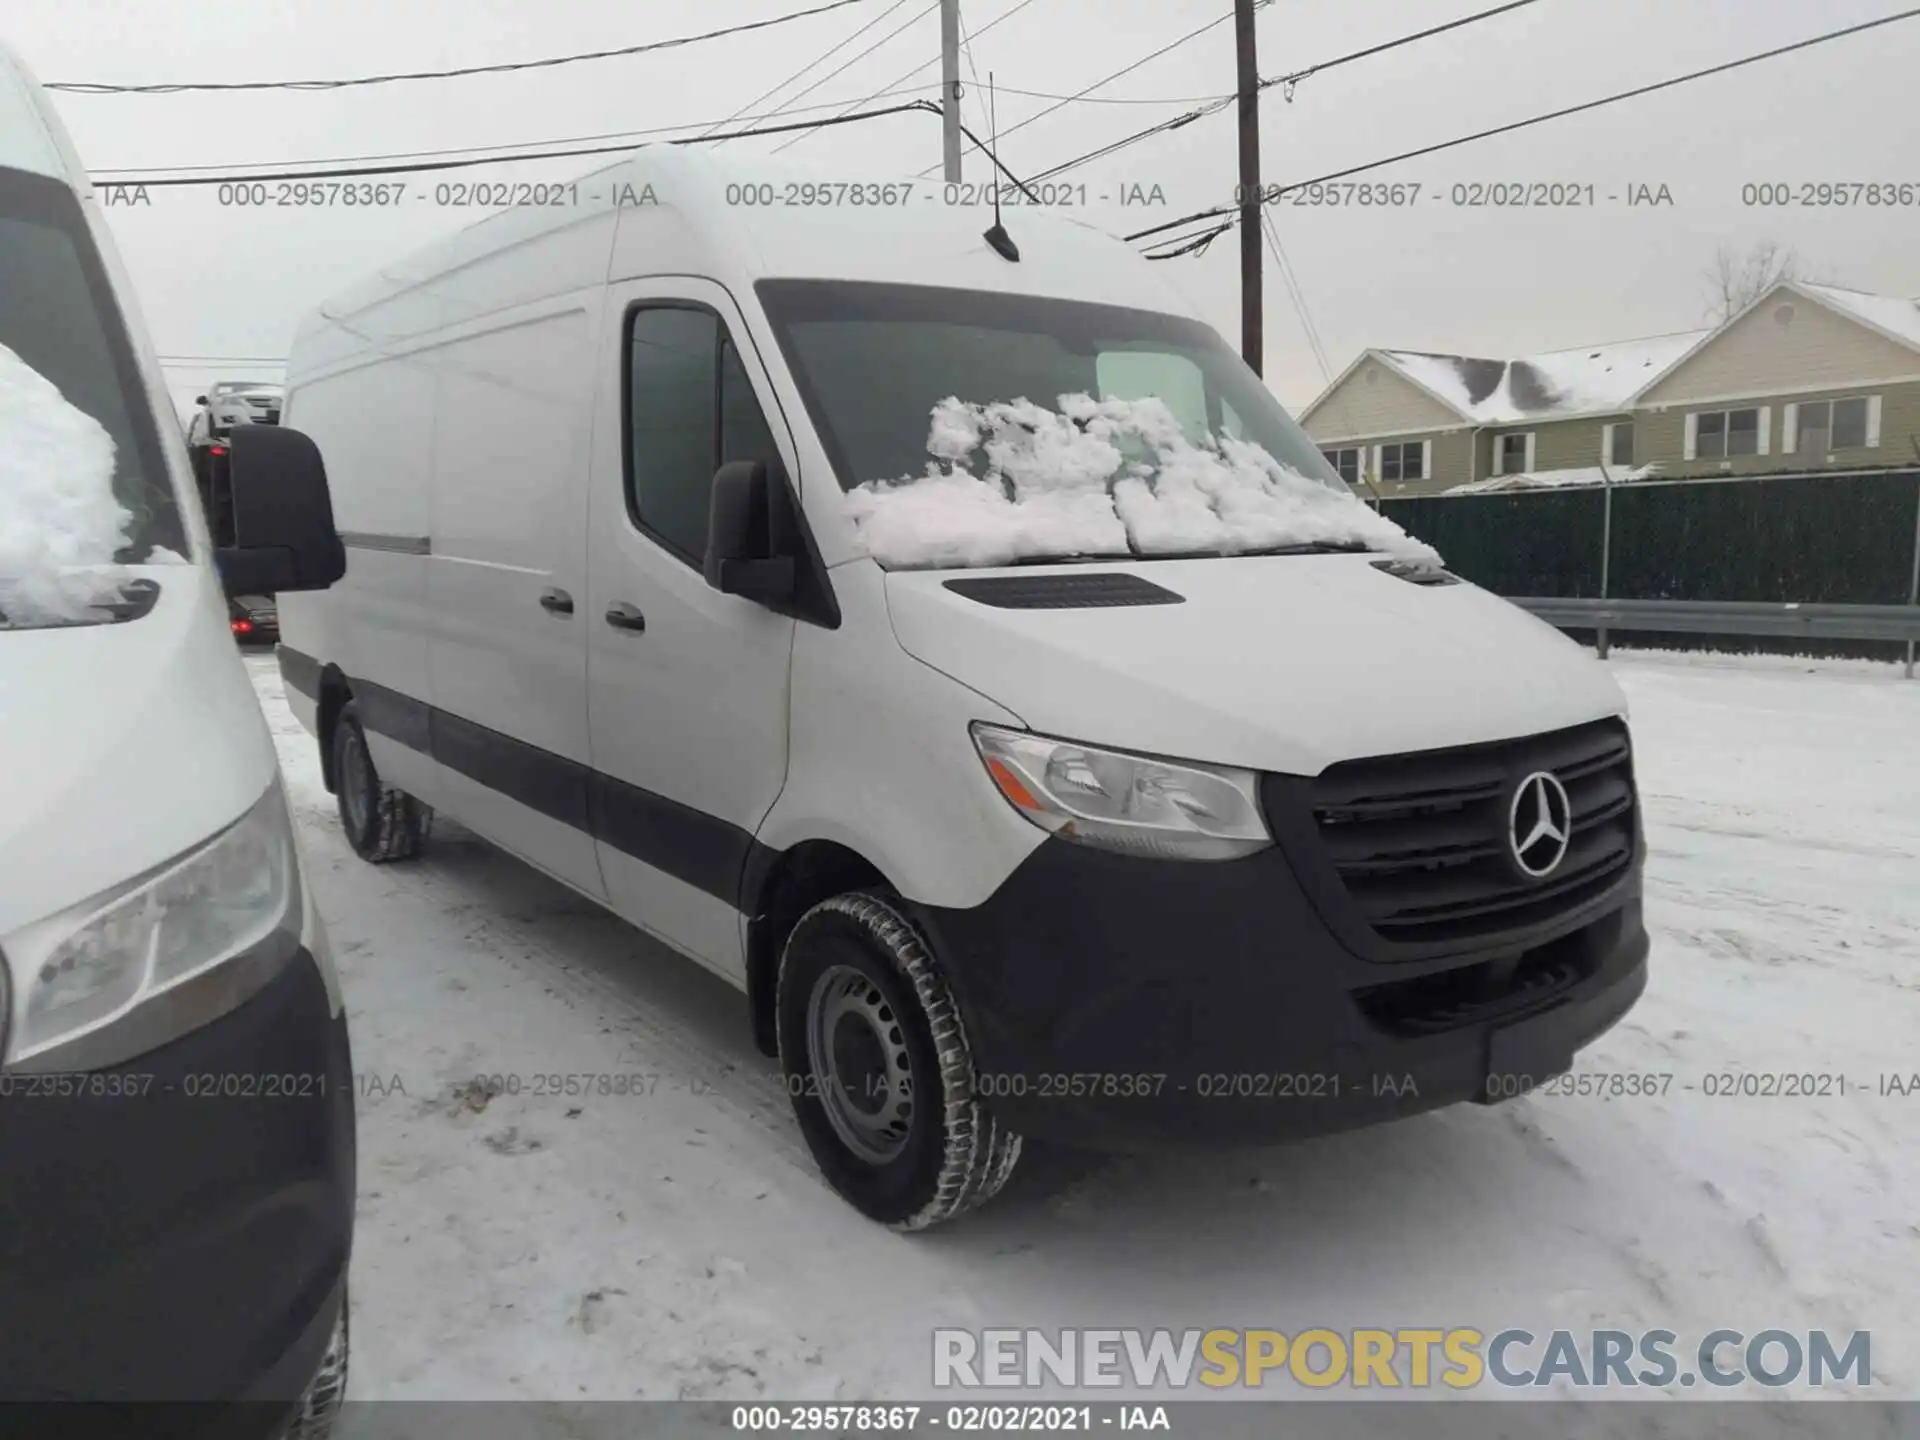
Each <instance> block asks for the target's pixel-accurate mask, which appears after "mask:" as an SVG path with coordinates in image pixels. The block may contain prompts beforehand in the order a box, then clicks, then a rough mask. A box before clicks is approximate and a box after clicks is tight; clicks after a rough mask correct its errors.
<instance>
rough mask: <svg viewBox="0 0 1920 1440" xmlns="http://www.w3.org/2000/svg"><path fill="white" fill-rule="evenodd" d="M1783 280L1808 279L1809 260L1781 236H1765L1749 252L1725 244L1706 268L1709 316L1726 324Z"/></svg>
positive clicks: (1810, 279)
mask: <svg viewBox="0 0 1920 1440" xmlns="http://www.w3.org/2000/svg"><path fill="white" fill-rule="evenodd" d="M1782 280H1806V281H1809V282H1811V281H1812V280H1813V276H1812V275H1810V274H1808V273H1807V267H1806V263H1805V262H1804V261H1803V260H1801V258H1800V255H1799V252H1798V251H1796V250H1794V249H1793V248H1792V247H1791V246H1786V245H1782V244H1781V243H1780V242H1779V241H1777V240H1761V241H1758V242H1756V243H1755V244H1754V246H1753V248H1752V249H1750V250H1748V251H1747V253H1746V254H1745V255H1741V254H1740V253H1738V252H1737V251H1735V250H1734V249H1733V247H1732V246H1729V245H1722V246H1721V247H1720V248H1719V249H1718V250H1716V251H1714V253H1713V263H1712V264H1711V265H1709V266H1708V267H1707V269H1706V282H1707V293H1708V303H1707V318H1708V319H1709V320H1711V321H1712V322H1713V323H1714V324H1716V325H1721V324H1725V323H1726V322H1727V321H1728V320H1731V319H1732V318H1733V317H1734V316H1735V315H1738V314H1739V313H1740V312H1741V311H1742V310H1744V309H1746V308H1747V306H1749V305H1751V304H1752V303H1753V302H1754V301H1756V300H1758V299H1759V298H1760V297H1761V296H1762V295H1764V294H1766V293H1767V291H1769V290H1771V289H1772V288H1773V287H1774V286H1776V285H1778V284H1779V283H1780V282H1781V281H1782Z"/></svg>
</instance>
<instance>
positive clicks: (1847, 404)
mask: <svg viewBox="0 0 1920 1440" xmlns="http://www.w3.org/2000/svg"><path fill="white" fill-rule="evenodd" d="M1799 415H1800V425H1799V444H1798V445H1796V446H1795V447H1794V448H1795V449H1796V450H1797V451H1798V452H1799V453H1800V454H1802V455H1825V454H1826V453H1828V452H1829V451H1831V450H1863V449H1865V448H1866V446H1867V397H1866V396H1864V395H1860V396H1855V397H1854V398H1852V399H1850V400H1818V401H1815V402H1814V403H1813V404H1811V405H1802V406H1800V408H1799Z"/></svg>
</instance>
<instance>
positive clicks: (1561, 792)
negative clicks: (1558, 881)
mask: <svg viewBox="0 0 1920 1440" xmlns="http://www.w3.org/2000/svg"><path fill="white" fill-rule="evenodd" d="M1572 837H1573V805H1572V803H1571V802H1570V801H1569V800H1568V799H1567V787H1566V786H1564V785H1562V784H1561V783H1560V782H1559V781H1558V780H1557V779H1555V778H1554V777H1553V776H1552V775H1551V774H1549V773H1548V772H1547V771H1545V770H1536V771H1534V772H1533V774H1531V775H1529V776H1527V778H1526V779H1524V780H1522V781H1521V782H1520V784H1519V785H1518V786H1517V787H1515V789H1514V792H1513V804H1512V805H1511V806H1509V807H1508V811H1507V845H1508V847H1509V848H1510V849H1511V850H1512V852H1513V863H1514V864H1516V865H1518V866H1519V867H1520V871H1521V873H1522V874H1524V875H1526V876H1527V877H1529V878H1530V879H1534V880H1544V879H1546V878H1547V876H1549V875H1551V874H1552V873H1553V872H1554V871H1555V870H1556V869H1558V868H1559V866H1560V862H1561V861H1562V860H1564V859H1566V858H1567V842H1568V841H1569V840H1571V839H1572Z"/></svg>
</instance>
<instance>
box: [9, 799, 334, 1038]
mask: <svg viewBox="0 0 1920 1440" xmlns="http://www.w3.org/2000/svg"><path fill="white" fill-rule="evenodd" d="M301 913H302V912H301V900H300V880H299V869H298V865H297V862H296V860H295V857H294V849H293V832H292V828H291V826H290V824H289V822H288V817H287V810H286V802H285V800H284V799H283V797H282V795H281V790H280V782H279V780H278V779H277V778H276V779H275V781H274V783H273V784H272V785H271V786H269V787H268V789H267V793H266V794H265V795H264V796H262V797H261V799H260V800H259V802H258V803H256V804H255V805H254V807H253V808H252V809H251V810H249V811H248V812H247V813H246V814H245V815H244V816H242V817H241V818H240V820H239V821H238V822H236V823H235V824H233V825H230V826H228V827H227V829H225V830H223V831H222V832H221V833H220V834H219V835H217V836H215V837H214V838H213V839H212V840H211V841H208V842H207V843H206V844H204V845H202V846H199V847H198V848H196V849H194V850H192V851H190V852H189V853H188V854H186V855H185V856H183V857H181V858H179V859H176V860H172V861H169V862H168V863H167V864H166V865H163V866H161V867H160V868H159V869H158V870H155V871H152V872H150V873H148V874H146V875H143V876H141V877H140V878H139V879H137V880H135V881H133V882H131V883H130V884H128V885H125V886H122V887H120V888H118V889H116V890H113V891H110V892H108V893H107V894H106V895H104V896H98V897H96V898H95V899H93V900H91V901H89V902H87V903H86V904H85V905H81V906H76V907H74V908H73V909H71V910H68V911H66V912H65V913H63V914H61V915H56V916H53V917H51V918H49V919H46V920H42V921H39V922H37V923H35V924H33V925H30V926H28V927H26V928H25V929H23V930H20V931H18V932H16V933H15V934H13V935H10V936H7V937H6V938H5V940H4V941H0V954H4V955H5V957H6V959H7V962H8V966H9V968H10V969H11V971H12V978H13V985H12V989H13V1017H12V1018H13V1026H12V1032H13V1033H12V1038H11V1043H10V1044H9V1046H8V1047H7V1052H8V1053H7V1059H8V1063H9V1064H11V1065H18V1064H20V1063H21V1062H25V1061H32V1060H33V1059H34V1057H36V1056H43V1057H45V1059H46V1060H49V1061H52V1060H57V1061H58V1062H59V1065H60V1068H63V1069H67V1068H71V1069H98V1068H100V1067H102V1066H105V1065H111V1064H117V1063H119V1062H120V1061H121V1060H125V1059H130V1058H132V1056H134V1055H138V1054H140V1053H142V1052H144V1051H146V1050H149V1049H152V1048H154V1047H155V1046H157V1045H161V1044H164V1043H166V1042H167V1041H168V1040H171V1039H175V1038H177V1037H178V1036H179V1035H180V1034H183V1033H185V1032H186V1031H187V1030H189V1029H192V1028H195V1027H196V1026H198V1025H201V1024H205V1023H206V1022H207V1021H208V1020H211V1019H214V1018H216V1017H217V1016H218V1015H220V1014H223V1013H225V1012H226V1011H227V1010H230V1009H232V1008H234V1006H236V1005H237V1004H239V1003H240V1001H242V1000H244V999H246V998H248V997H249V996H250V995H252V994H253V993H254V992H255V991H256V990H258V989H259V988H260V987H261V986H262V985H264V984H265V982H266V980H267V979H269V978H271V976H272V974H273V973H274V972H275V971H277V970H278V969H279V968H280V966H281V965H283V964H284V963H285V962H286V961H287V959H289V958H290V957H291V956H292V955H293V954H294V953H295V952H296V950H297V949H298V946H299V938H300V922H301ZM214 972H219V973H218V974H215V973H214ZM240 972H244V973H240ZM49 1051H57V1052H58V1053H57V1055H47V1054H46V1052H49ZM27 1068H29V1069H39V1068H43V1066H42V1065H41V1064H38V1063H36V1064H32V1065H29V1066H27Z"/></svg>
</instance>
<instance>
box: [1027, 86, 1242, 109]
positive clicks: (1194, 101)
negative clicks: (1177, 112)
mask: <svg viewBox="0 0 1920 1440" xmlns="http://www.w3.org/2000/svg"><path fill="white" fill-rule="evenodd" d="M995 88H997V89H999V90H1002V91H1004V92H1005V93H1006V94H1008V95H1025V96H1027V97H1028V98H1030V99H1033V100H1068V101H1074V102H1077V103H1079V104H1082V105H1203V104H1208V103H1210V102H1212V101H1215V100H1231V99H1233V98H1234V97H1233V93H1232V92H1231V91H1229V92H1228V93H1227V94H1225V95H1162V96H1159V97H1154V96H1151V95H1062V94H1061V93H1060V92H1059V91H1057V90H1016V89H1015V88H1014V87H1013V86H1011V85H1000V86H997V87H995Z"/></svg>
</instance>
